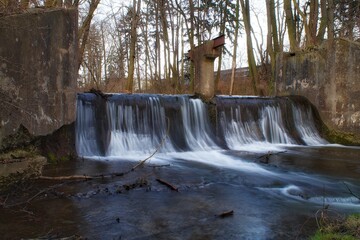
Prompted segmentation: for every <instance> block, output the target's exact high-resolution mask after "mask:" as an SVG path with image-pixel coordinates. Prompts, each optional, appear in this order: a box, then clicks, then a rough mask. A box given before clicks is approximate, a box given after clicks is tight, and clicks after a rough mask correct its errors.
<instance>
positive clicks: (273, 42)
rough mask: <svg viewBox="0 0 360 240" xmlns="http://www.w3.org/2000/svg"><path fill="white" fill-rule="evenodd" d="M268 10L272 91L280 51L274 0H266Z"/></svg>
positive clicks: (268, 44) (268, 41) (268, 42)
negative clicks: (277, 56) (277, 55)
mask: <svg viewBox="0 0 360 240" xmlns="http://www.w3.org/2000/svg"><path fill="white" fill-rule="evenodd" d="M266 12H267V28H268V36H267V52H268V54H269V56H270V64H271V76H270V84H269V88H270V89H269V90H270V93H272V91H273V90H274V82H275V66H276V65H275V63H276V54H277V53H278V52H279V49H280V46H279V40H278V35H277V34H278V33H277V24H276V22H277V21H276V15H275V2H274V0H266Z"/></svg>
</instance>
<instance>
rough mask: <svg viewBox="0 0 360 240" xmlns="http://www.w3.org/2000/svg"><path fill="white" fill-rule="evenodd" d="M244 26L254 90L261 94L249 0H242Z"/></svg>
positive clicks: (255, 92) (256, 93)
mask: <svg viewBox="0 0 360 240" xmlns="http://www.w3.org/2000/svg"><path fill="white" fill-rule="evenodd" d="M240 4H241V9H242V15H243V21H244V27H245V32H246V45H247V55H248V64H249V71H250V77H251V80H252V84H253V91H254V94H255V95H258V94H259V91H258V87H259V85H260V84H259V74H258V70H257V67H256V62H255V56H254V50H253V45H252V40H251V25H250V5H249V0H240Z"/></svg>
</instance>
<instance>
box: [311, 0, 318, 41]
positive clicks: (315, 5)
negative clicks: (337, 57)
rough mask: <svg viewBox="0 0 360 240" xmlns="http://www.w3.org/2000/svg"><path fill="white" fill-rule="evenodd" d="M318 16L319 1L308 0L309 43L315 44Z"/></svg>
mask: <svg viewBox="0 0 360 240" xmlns="http://www.w3.org/2000/svg"><path fill="white" fill-rule="evenodd" d="M318 18H319V2H318V0H310V14H309V34H310V38H309V40H310V41H311V42H309V44H310V45H316V44H317V41H316V34H317V25H318Z"/></svg>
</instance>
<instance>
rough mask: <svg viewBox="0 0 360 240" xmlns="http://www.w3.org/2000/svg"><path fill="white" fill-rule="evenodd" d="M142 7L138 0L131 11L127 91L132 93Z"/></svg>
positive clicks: (134, 2) (134, 0)
mask: <svg viewBox="0 0 360 240" xmlns="http://www.w3.org/2000/svg"><path fill="white" fill-rule="evenodd" d="M140 6H141V0H137V1H136V0H133V6H132V9H131V13H132V18H131V30H130V59H129V66H128V80H127V84H126V90H127V91H128V92H132V91H133V87H134V69H135V56H136V43H137V27H138V22H139V19H140Z"/></svg>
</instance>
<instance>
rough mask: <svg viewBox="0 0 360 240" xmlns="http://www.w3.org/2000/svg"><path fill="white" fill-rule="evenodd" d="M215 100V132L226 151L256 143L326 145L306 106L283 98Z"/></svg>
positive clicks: (308, 107) (225, 98) (228, 98)
mask: <svg viewBox="0 0 360 240" xmlns="http://www.w3.org/2000/svg"><path fill="white" fill-rule="evenodd" d="M216 100H217V104H218V107H217V111H218V117H219V123H218V125H219V127H218V128H219V129H220V132H221V133H222V135H223V137H224V139H225V141H226V143H227V145H228V147H229V148H230V149H239V147H243V145H245V144H259V143H262V144H287V145H288V144H304V145H319V144H325V143H327V142H326V141H325V140H324V139H322V138H321V137H320V134H319V132H318V130H317V128H316V127H315V125H314V119H313V112H312V110H311V108H310V106H307V105H304V106H300V105H297V104H296V102H293V101H291V100H289V99H286V98H277V99H274V98H258V97H225V96H223V97H217V98H216ZM284 116H285V118H284Z"/></svg>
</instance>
